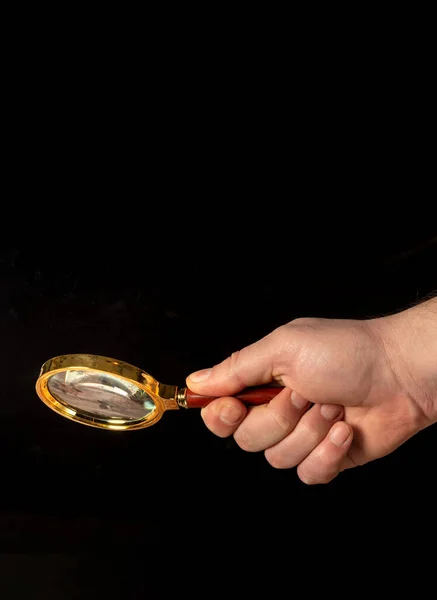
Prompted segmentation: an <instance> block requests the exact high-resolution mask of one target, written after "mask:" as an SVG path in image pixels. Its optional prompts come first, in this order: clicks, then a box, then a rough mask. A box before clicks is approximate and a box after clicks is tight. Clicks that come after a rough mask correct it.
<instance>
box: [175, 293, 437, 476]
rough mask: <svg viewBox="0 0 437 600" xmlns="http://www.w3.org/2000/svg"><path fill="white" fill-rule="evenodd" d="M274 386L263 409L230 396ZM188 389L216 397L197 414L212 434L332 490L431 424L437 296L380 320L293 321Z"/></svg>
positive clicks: (435, 408) (435, 400)
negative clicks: (347, 473)
mask: <svg viewBox="0 0 437 600" xmlns="http://www.w3.org/2000/svg"><path fill="white" fill-rule="evenodd" d="M271 382H277V383H278V384H279V385H280V386H283V387H279V388H278V395H277V396H276V397H275V398H274V399H273V400H271V401H270V402H269V403H268V404H265V405H263V406H256V407H251V408H248V407H246V406H245V405H244V404H242V403H241V402H240V401H238V400H237V399H236V398H234V397H233V394H237V393H238V392H239V391H241V390H242V389H243V388H245V387H248V386H255V385H262V384H267V383H271ZM186 383H187V386H188V387H189V388H190V389H191V390H193V391H194V392H197V393H199V394H206V395H214V396H218V398H217V400H214V401H213V402H211V403H210V404H209V405H208V406H207V407H205V408H203V409H202V413H201V414H202V418H203V420H204V422H205V425H206V426H207V427H208V429H209V430H210V431H212V432H213V433H214V434H215V435H217V436H219V437H222V438H225V437H229V436H233V437H234V438H235V441H236V442H237V444H238V445H239V446H240V447H241V448H242V449H243V450H246V451H248V452H262V451H263V452H264V454H265V457H266V459H267V461H268V462H269V463H270V465H272V466H273V467H275V468H277V469H291V468H294V467H297V474H298V476H299V478H300V479H301V480H302V482H304V483H306V484H323V483H328V482H330V481H332V480H333V479H334V478H335V477H336V476H337V475H338V474H339V473H340V472H341V471H344V470H345V469H349V468H351V467H355V466H358V465H364V464H366V463H368V462H370V461H373V460H375V459H378V458H382V457H384V456H386V455H388V454H390V453H391V452H393V451H394V450H396V448H398V447H399V446H400V445H401V444H403V443H404V442H406V441H407V440H408V439H409V438H411V437H412V436H414V435H415V434H417V433H418V432H419V431H421V430H423V429H425V428H426V427H429V426H430V425H433V424H435V423H436V422H437V298H433V299H430V300H428V301H425V302H422V303H420V304H418V305H417V306H414V307H411V308H408V309H406V310H403V311H400V312H398V313H397V314H394V315H389V316H385V317H380V318H376V319H368V320H349V319H344V320H342V319H315V318H309V319H307V318H303V319H296V320H294V321H291V322H290V323H288V324H286V325H283V326H282V327H279V328H278V329H276V330H274V331H273V332H272V333H270V334H269V335H267V336H266V337H264V338H263V339H261V340H259V341H257V342H255V343H253V344H251V345H250V346H247V347H245V348H243V349H242V350H240V351H238V352H235V353H234V354H233V355H232V356H230V357H229V358H227V359H226V360H224V361H223V362H222V363H220V364H218V365H215V366H214V367H213V368H212V369H203V370H202V371H197V372H196V373H193V374H191V375H190V376H189V377H188V378H187V381H186ZM436 434H437V431H436Z"/></svg>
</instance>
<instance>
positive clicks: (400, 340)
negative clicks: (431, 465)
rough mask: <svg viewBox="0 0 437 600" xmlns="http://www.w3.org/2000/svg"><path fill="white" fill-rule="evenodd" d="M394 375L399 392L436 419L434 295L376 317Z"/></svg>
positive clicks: (436, 305)
mask: <svg viewBox="0 0 437 600" xmlns="http://www.w3.org/2000/svg"><path fill="white" fill-rule="evenodd" d="M375 322H378V325H377V328H378V330H379V332H380V336H381V339H382V341H383V344H384V348H385V352H386V355H387V357H388V360H389V363H390V366H391V368H392V371H393V374H394V376H395V378H396V380H397V381H398V383H399V386H400V388H401V391H402V393H404V394H405V395H407V396H408V397H409V398H411V399H412V400H413V401H414V403H415V405H416V406H417V408H418V409H419V412H420V413H421V414H422V415H423V418H424V423H423V426H427V425H429V424H431V423H435V422H437V298H434V299H433V300H428V301H427V302H423V303H421V304H418V305H416V306H414V307H412V308H409V309H407V310H404V311H402V312H400V313H397V314H395V315H390V316H387V317H382V318H380V319H376V320H375Z"/></svg>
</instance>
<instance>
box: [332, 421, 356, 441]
mask: <svg viewBox="0 0 437 600" xmlns="http://www.w3.org/2000/svg"><path fill="white" fill-rule="evenodd" d="M350 434H351V432H350V430H349V427H348V426H347V425H346V423H336V424H335V425H334V427H333V428H332V430H331V433H330V434H329V437H330V438H331V442H332V443H333V444H335V445H336V446H343V444H344V443H345V442H346V441H347V440H348V439H349V436H350Z"/></svg>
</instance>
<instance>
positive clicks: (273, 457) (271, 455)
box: [264, 450, 294, 469]
mask: <svg viewBox="0 0 437 600" xmlns="http://www.w3.org/2000/svg"><path fill="white" fill-rule="evenodd" d="M264 456H265V459H266V461H267V462H268V463H269V465H270V466H271V467H273V468H274V469H289V468H291V467H292V466H294V465H290V464H289V463H287V462H286V460H285V457H284V456H283V455H282V454H280V453H278V452H269V451H268V450H266V451H265V452H264Z"/></svg>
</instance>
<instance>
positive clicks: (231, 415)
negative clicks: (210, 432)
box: [220, 404, 241, 425]
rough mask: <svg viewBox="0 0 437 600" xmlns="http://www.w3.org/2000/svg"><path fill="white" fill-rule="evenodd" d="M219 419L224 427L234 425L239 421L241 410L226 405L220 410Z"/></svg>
mask: <svg viewBox="0 0 437 600" xmlns="http://www.w3.org/2000/svg"><path fill="white" fill-rule="evenodd" d="M220 419H221V420H222V421H223V423H226V425H236V424H237V423H238V422H239V420H240V419H241V410H240V409H239V408H237V407H236V406H232V405H231V404H226V405H225V406H222V408H221V409H220Z"/></svg>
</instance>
